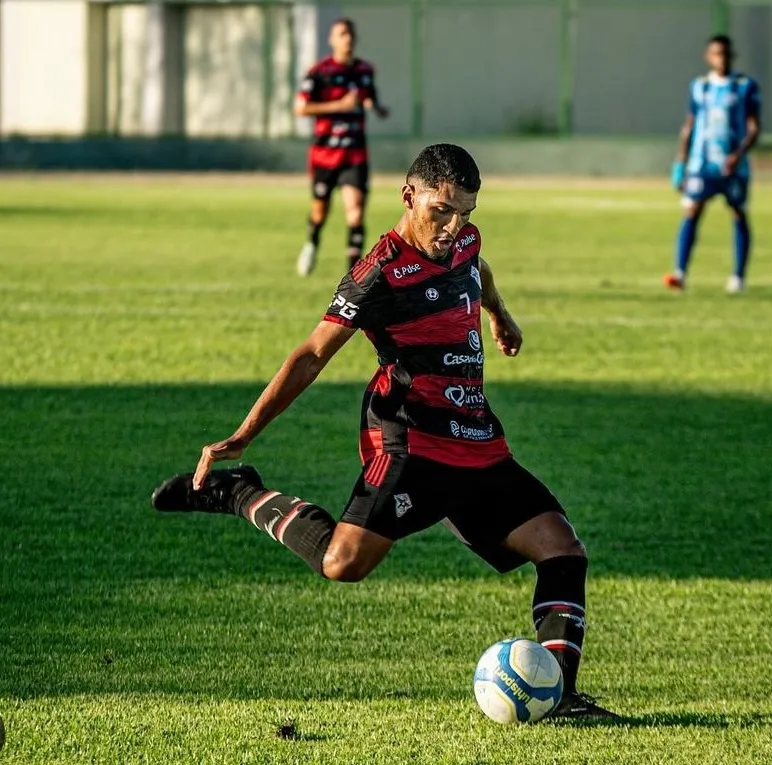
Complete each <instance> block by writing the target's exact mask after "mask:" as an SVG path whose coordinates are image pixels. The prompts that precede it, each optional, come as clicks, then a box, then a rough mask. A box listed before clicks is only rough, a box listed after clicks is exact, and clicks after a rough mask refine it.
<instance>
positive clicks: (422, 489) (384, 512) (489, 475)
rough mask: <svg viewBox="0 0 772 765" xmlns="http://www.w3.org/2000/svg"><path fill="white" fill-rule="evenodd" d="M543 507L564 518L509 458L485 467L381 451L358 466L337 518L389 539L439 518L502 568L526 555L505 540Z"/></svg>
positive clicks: (554, 501) (534, 480)
mask: <svg viewBox="0 0 772 765" xmlns="http://www.w3.org/2000/svg"><path fill="white" fill-rule="evenodd" d="M549 512H558V513H561V514H562V515H565V511H564V510H563V507H562V506H561V504H560V502H558V500H557V499H556V498H555V496H554V495H553V494H552V493H551V492H550V490H549V489H548V488H547V487H546V486H545V485H544V484H543V483H542V482H541V481H540V480H539V479H538V478H536V476H534V475H532V474H531V473H529V472H528V471H527V470H526V469H525V468H524V467H523V466H522V465H519V464H518V463H517V462H515V460H514V459H512V458H511V457H510V458H509V459H505V460H503V461H502V462H498V463H496V464H495V465H492V466H490V467H486V468H459V467H451V466H449V465H442V464H440V463H438V462H434V461H432V460H427V459H425V458H423V457H413V456H408V455H403V454H384V455H380V456H378V457H375V458H373V459H372V460H370V462H368V463H367V464H366V465H365V466H364V468H363V469H362V474H361V475H360V476H359V479H358V480H357V482H356V485H355V486H354V491H353V492H352V494H351V499H350V500H349V502H348V505H347V506H346V509H345V511H344V512H343V515H342V517H341V519H340V520H341V521H342V522H345V523H352V524H354V525H355V526H360V527H362V528H365V529H368V530H369V531H373V532H375V533H376V534H380V535H381V536H383V537H386V538H387V539H392V540H397V539H402V538H403V537H406V536H408V535H409V534H415V533H416V532H418V531H423V530H424V529H428V528H429V527H430V526H433V525H434V524H436V523H438V522H439V521H443V522H444V523H445V525H446V526H447V527H448V528H450V530H451V531H452V532H453V533H454V534H455V535H456V536H457V537H458V538H459V539H460V540H461V541H462V542H464V544H466V545H467V546H468V547H469V548H470V549H471V550H472V552H474V553H475V554H476V555H478V556H479V557H480V558H482V559H483V560H484V561H486V562H487V563H488V564H490V565H491V566H493V568H495V569H496V570H497V571H500V572H501V573H504V572H507V571H512V570H513V569H515V568H517V567H518V566H522V565H523V564H524V563H525V562H526V559H525V558H523V557H522V556H521V555H518V554H517V553H514V552H512V551H510V550H507V549H506V548H505V547H504V546H503V545H502V543H503V541H504V540H505V539H506V538H507V536H509V534H510V532H512V531H513V530H514V529H516V528H517V527H518V526H522V524H524V523H525V522H526V521H529V520H531V518H535V517H536V516H537V515H541V514H542V513H549Z"/></svg>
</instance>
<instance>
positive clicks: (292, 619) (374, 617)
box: [0, 177, 772, 765]
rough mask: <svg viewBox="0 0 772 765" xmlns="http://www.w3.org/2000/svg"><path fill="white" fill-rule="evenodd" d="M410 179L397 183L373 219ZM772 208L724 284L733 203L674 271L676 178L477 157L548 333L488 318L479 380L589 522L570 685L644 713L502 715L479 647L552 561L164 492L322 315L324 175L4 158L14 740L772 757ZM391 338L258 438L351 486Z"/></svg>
mask: <svg viewBox="0 0 772 765" xmlns="http://www.w3.org/2000/svg"><path fill="white" fill-rule="evenodd" d="M397 188H398V182H396V181H394V179H377V183H376V191H375V194H374V198H373V204H372V208H371V212H370V216H369V231H370V235H371V236H370V239H371V240H372V239H373V238H374V236H375V235H376V234H377V233H379V232H380V231H382V230H385V229H386V228H387V227H389V226H390V225H392V224H393V223H394V222H395V221H396V217H397V215H398V214H399V209H400V208H399V200H398V195H397ZM336 201H337V200H336ZM771 204H772V190H771V189H768V188H763V187H762V188H759V189H758V190H757V193H756V195H755V199H754V213H753V216H754V223H755V225H756V242H757V244H756V250H755V255H754V263H753V266H752V272H751V277H750V285H751V286H750V290H749V291H748V293H747V294H745V295H741V296H731V297H730V296H727V295H725V294H724V293H723V289H722V288H723V283H724V280H725V277H726V275H727V273H728V271H729V264H730V260H731V254H730V241H731V240H730V234H729V223H728V220H727V219H726V216H725V215H724V214H723V211H722V210H720V209H719V208H718V205H717V206H716V208H715V209H713V210H712V211H711V212H710V214H709V216H708V218H707V220H706V221H705V225H704V227H703V231H702V232H701V239H700V244H699V246H698V251H697V253H696V255H695V260H694V267H693V273H692V275H691V282H690V288H689V291H688V292H687V293H686V294H684V295H672V294H668V293H666V292H665V291H664V290H663V289H662V288H661V287H660V285H659V277H660V275H661V274H662V273H663V272H664V271H665V270H666V269H667V268H668V267H669V265H670V260H671V249H672V240H673V236H674V233H675V228H676V226H677V221H678V217H679V211H678V206H677V201H676V198H675V196H674V195H672V193H671V192H669V191H668V189H667V188H666V185H665V182H664V181H663V183H662V184H661V187H656V188H655V187H653V186H652V185H648V186H647V185H642V184H638V185H636V186H634V187H628V188H625V187H624V186H623V185H620V184H611V183H603V184H599V185H596V186H590V185H587V184H580V183H577V182H572V183H566V184H564V185H555V184H551V183H550V184H544V183H536V182H534V183H526V182H523V183H519V184H514V183H505V182H502V181H495V180H493V181H490V182H489V183H487V184H486V185H485V186H484V188H483V191H482V193H481V194H480V199H479V210H478V212H476V213H475V221H476V222H477V224H478V225H479V226H480V227H481V230H482V235H483V252H484V256H485V257H486V258H487V259H488V260H489V261H490V262H491V264H492V266H493V269H494V271H495V273H496V276H497V281H498V284H499V288H500V290H501V292H502V293H503V295H504V296H505V298H506V299H507V300H508V302H509V304H510V306H511V309H512V311H513V313H514V315H515V316H516V317H517V318H518V319H519V321H520V322H521V324H522V326H523V328H524V332H525V337H526V341H525V345H524V349H523V352H522V354H521V356H520V357H519V358H518V359H516V360H510V359H505V358H503V357H497V356H494V355H493V353H492V351H491V349H490V347H489V363H488V366H487V377H488V380H489V385H488V394H489V397H490V399H491V401H492V403H493V406H494V408H495V410H496V411H497V413H498V414H499V416H500V417H501V419H502V421H503V422H504V424H505V427H506V429H507V432H508V434H509V439H510V443H511V444H512V446H513V449H514V451H515V453H516V455H517V456H518V457H519V459H520V460H521V461H522V462H524V463H525V464H526V465H528V466H529V467H530V468H531V469H533V470H534V471H535V472H536V473H537V474H539V475H540V476H542V477H543V478H544V479H545V480H546V482H547V483H548V484H549V485H550V486H551V487H552V488H553V490H554V491H555V492H556V493H557V494H558V496H560V497H561V498H562V499H563V501H564V503H565V505H566V506H567V507H568V509H569V512H570V515H571V517H572V519H573V520H574V522H575V524H576V526H577V528H578V530H579V532H580V535H581V536H582V538H583V539H584V541H585V542H586V544H587V546H588V548H589V550H590V555H591V560H592V563H591V580H590V584H589V604H588V606H589V617H590V631H589V633H588V639H587V644H586V661H585V663H584V665H583V669H582V672H581V676H580V679H581V685H582V688H583V689H585V690H587V691H589V692H591V693H594V694H599V695H601V696H602V697H603V698H602V700H603V703H605V704H607V705H608V706H609V707H611V708H613V709H614V710H617V711H619V712H620V713H621V714H623V715H625V717H626V721H625V723H624V724H621V725H613V724H604V725H595V726H577V725H570V724H555V723H541V724H538V725H535V726H522V727H516V728H503V727H498V726H496V725H494V724H493V723H491V722H489V721H488V720H487V719H486V718H484V717H483V716H482V714H481V713H479V712H478V710H477V709H476V707H475V703H474V698H473V695H472V690H471V676H472V671H473V668H474V665H475V662H476V660H477V658H478V656H479V654H480V653H482V651H483V650H484V648H486V647H487V646H488V645H489V644H490V643H492V642H494V641H495V640H497V639H499V638H500V637H503V636H505V635H513V634H524V635H531V634H532V626H531V624H530V598H531V592H532V587H533V572H532V569H531V568H530V567H526V568H524V569H523V570H522V571H519V572H516V573H515V574H513V575H510V576H506V577H499V576H498V575H496V574H495V573H494V572H492V571H490V570H488V569H487V568H486V567H485V566H484V565H483V564H482V563H480V562H479V561H477V560H476V559H475V558H474V557H473V556H471V555H470V554H469V553H468V552H467V551H466V550H464V549H463V548H462V547H461V546H460V545H459V544H458V543H457V542H455V540H454V539H453V538H452V537H450V535H449V534H447V533H446V532H445V531H444V530H443V529H433V530H431V531H429V532H427V533H425V534H422V535H419V536H417V537H415V538H411V539H408V540H406V541H404V542H402V543H400V544H399V545H397V547H396V548H395V549H394V551H393V552H392V553H391V555H390V556H389V558H388V559H387V560H386V561H385V562H384V564H383V565H382V567H381V568H379V569H378V570H377V571H376V572H375V574H374V575H373V576H372V578H371V579H369V580H368V581H366V582H364V583H362V584H358V585H355V586H344V585H336V584H332V583H329V582H325V581H322V580H320V579H317V578H315V577H314V575H313V574H312V573H311V572H310V571H308V570H307V568H306V567H305V565H304V564H303V563H301V562H300V561H298V560H296V559H295V558H294V557H293V556H292V555H291V554H290V553H288V552H287V551H286V550H284V549H282V548H280V547H279V546H278V545H276V544H275V543H273V542H272V541H270V540H268V539H267V538H265V537H263V536H261V535H260V534H259V533H258V532H257V531H255V530H254V529H252V528H250V527H249V526H248V525H247V524H245V523H243V522H241V521H238V520H236V519H232V518H224V517H205V516H196V517H158V516H156V515H154V514H153V512H152V511H151V510H150V508H149V494H150V492H151V490H152V488H153V486H154V485H155V484H157V483H158V482H159V481H160V480H161V479H163V478H164V477H166V476H167V475H169V474H170V473H172V472H177V471H180V470H185V469H192V468H193V466H194V465H195V462H196V460H197V457H198V451H199V449H200V447H201V445H202V444H204V443H206V442H208V441H211V440H214V439H217V438H221V437H223V436H225V435H227V434H228V433H230V432H231V430H232V429H233V428H234V427H235V425H236V424H237V423H238V422H239V421H240V419H241V417H242V416H243V414H244V413H245V412H246V411H247V409H248V408H249V406H250V405H251V403H252V401H253V400H254V398H255V396H256V395H257V394H258V393H259V391H260V390H261V388H262V386H263V385H264V384H265V382H266V381H267V380H268V379H269V378H270V376H271V374H272V373H273V372H274V371H275V369H276V368H277V367H278V365H279V364H280V363H281V361H282V360H283V358H284V356H285V355H286V353H287V352H288V351H289V350H290V349H291V348H292V346H293V344H295V343H297V342H299V341H300V340H302V339H303V337H304V336H305V335H306V334H307V333H308V331H310V329H311V328H312V327H313V326H314V325H315V323H316V322H317V321H318V319H319V317H320V316H321V314H322V313H323V311H324V309H325V307H326V305H327V303H328V302H329V299H330V296H331V295H332V292H333V290H334V287H335V284H336V282H337V280H338V278H339V277H340V275H341V270H342V265H343V260H344V258H343V251H344V242H345V232H344V229H343V226H342V222H341V220H340V210H339V209H336V210H335V211H334V217H333V220H332V221H331V224H330V226H329V228H328V229H327V230H326V231H325V233H324V240H323V251H322V254H321V262H320V267H319V269H318V271H317V272H316V273H314V274H313V275H312V276H311V277H310V278H309V279H307V280H299V279H298V278H297V277H296V276H295V275H294V258H295V255H296V252H297V250H298V249H299V247H300V245H301V244H302V239H303V234H304V230H305V227H304V220H305V217H306V212H307V209H306V208H307V190H306V188H305V181H303V180H299V179H282V178H278V177H277V178H265V179H255V178H249V177H238V178H233V179H227V178H221V177H212V178H203V179H202V178H184V177H179V178H172V177H167V178H153V179H148V178H141V177H140V178H131V177H126V178H114V177H93V178H60V179H49V180H41V179H24V178H16V179H14V178H7V179H4V180H3V181H2V182H0V221H1V225H0V384H1V385H2V387H0V419H1V422H2V427H0V459H1V460H2V464H3V466H4V473H3V480H2V488H0V524H1V528H2V531H1V532H0V558H1V559H2V567H0V660H1V664H0V715H2V717H3V719H4V721H5V726H6V729H7V743H6V746H5V748H4V749H3V751H2V752H1V753H0V762H2V763H3V765H5V763H40V764H42V763H45V764H46V765H50V764H51V763H121V764H122V765H123V764H124V763H181V764H182V763H193V762H195V763H276V764H277V765H278V764H286V763H336V764H337V763H357V764H358V763H363V762H371V763H407V762H411V763H413V762H414V763H427V764H429V763H431V764H432V765H434V764H435V763H468V764H469V765H472V764H475V765H483V764H486V765H487V764H490V765H493V764H494V763H502V762H517V763H538V765H543V764H544V763H561V764H565V765H569V764H570V765H576V764H577V763H588V764H592V765H596V764H600V763H631V764H632V763H640V762H646V763H650V764H651V765H655V764H660V763H667V765H691V764H692V763H700V764H701V765H703V764H715V765H718V764H719V763H722V764H723V763H729V762H731V763H748V764H750V763H761V762H769V761H772V702H771V701H770V682H769V678H770V674H769V656H770V655H772V638H771V637H770V631H769V619H768V614H769V602H770V596H772V586H771V584H770V565H769V550H770V548H771V547H772V531H770V517H771V516H770V510H772V506H771V503H770V497H771V496H772V492H771V491H770V489H772V485H771V484H770V470H769V464H770V460H769V454H770V444H772V396H771V394H770V370H771V369H772V352H771V351H770V348H769V327H770V326H772V265H770V263H772V257H770V256H771V255H772V252H770V245H769V233H768V232H769V231H770V229H771V228H772V213H770V212H769V210H770V205H771ZM374 364H375V362H374V358H373V354H372V351H371V349H370V348H369V346H368V345H367V343H366V341H365V339H364V338H355V340H354V341H352V342H351V343H350V344H349V346H348V347H346V348H345V349H344V350H343V352H342V353H341V355H340V357H339V358H337V359H335V360H334V361H333V362H332V364H331V365H330V367H329V368H328V369H327V370H325V372H324V373H323V375H322V377H321V379H320V380H319V382H318V383H317V384H316V385H315V386H314V387H312V389H310V390H309V391H308V392H307V393H306V394H305V395H304V396H303V397H302V398H301V399H300V400H299V401H298V402H297V403H296V405H295V406H294V407H293V408H292V409H290V410H289V411H288V412H287V413H286V414H285V415H284V416H283V417H282V419H281V420H280V421H278V422H277V423H276V424H275V425H273V426H271V427H270V428H269V429H268V431H266V433H265V434H264V437H263V438H261V439H260V440H259V442H258V443H256V444H254V445H253V447H252V448H251V449H250V451H249V452H248V455H247V456H248V459H249V460H250V461H254V462H255V463H256V464H258V465H259V467H260V469H261V471H262V472H263V473H264V474H265V475H266V477H267V478H268V480H269V482H270V483H271V484H274V485H277V486H279V487H282V488H285V489H286V490H288V491H289V490H291V491H293V492H296V493H298V494H300V495H302V496H304V497H308V498H310V499H313V500H315V501H318V502H320V503H322V504H324V505H326V506H327V507H329V508H330V509H331V510H333V512H336V511H339V510H340V509H341V508H342V506H343V504H344V502H345V501H346V498H347V495H348V491H349V488H350V486H351V484H352V482H353V480H354V478H355V476H356V474H357V470H358V463H357V455H356V435H357V427H358V409H359V400H360V395H361V391H362V389H363V387H364V384H365V382H366V380H367V379H369V377H370V375H371V374H372V372H373V369H374Z"/></svg>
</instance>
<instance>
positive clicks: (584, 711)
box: [549, 691, 622, 720]
mask: <svg viewBox="0 0 772 765" xmlns="http://www.w3.org/2000/svg"><path fill="white" fill-rule="evenodd" d="M549 718H550V719H555V718H563V719H570V720H621V719H622V718H621V717H620V716H619V715H618V714H615V713H614V712H611V711H610V710H608V709H604V708H603V707H602V706H600V705H599V704H597V703H596V700H595V699H594V698H593V697H592V696H588V695H587V694H586V693H579V692H578V691H569V692H568V693H566V694H565V695H564V696H563V698H562V699H561V700H560V704H558V705H557V706H556V707H555V709H554V710H553V711H552V712H551V713H550V714H549Z"/></svg>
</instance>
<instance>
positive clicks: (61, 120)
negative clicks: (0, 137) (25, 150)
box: [0, 0, 88, 135]
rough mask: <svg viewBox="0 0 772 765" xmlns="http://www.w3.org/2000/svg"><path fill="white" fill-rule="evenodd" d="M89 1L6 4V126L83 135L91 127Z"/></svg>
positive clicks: (1, 126) (2, 120) (1, 26)
mask: <svg viewBox="0 0 772 765" xmlns="http://www.w3.org/2000/svg"><path fill="white" fill-rule="evenodd" d="M86 11H87V8H86V4H85V3H84V2H83V0H3V2H2V4H0V14H1V15H0V130H2V132H3V133H5V134H8V133H26V134H30V135H35V134H49V135H50V134H58V135H77V134H79V133H82V132H83V131H84V130H85V129H86V116H87V101H86V98H87V92H86V91H87V72H86V60H87V47H88V46H87V23H86Z"/></svg>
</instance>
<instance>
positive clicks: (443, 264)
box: [389, 229, 455, 271]
mask: <svg viewBox="0 0 772 765" xmlns="http://www.w3.org/2000/svg"><path fill="white" fill-rule="evenodd" d="M389 233H390V234H391V236H392V237H393V238H394V239H396V240H397V243H398V244H401V245H402V246H403V247H407V248H408V249H409V250H411V251H412V252H414V253H415V254H416V255H417V256H418V257H419V258H421V259H422V260H425V261H427V262H429V263H432V264H433V265H435V266H437V267H438V268H444V269H445V270H446V271H448V270H449V269H450V267H451V266H452V265H453V247H452V245H451V249H449V250H448V252H447V253H446V254H445V256H444V257H443V258H442V260H437V259H436V258H430V257H429V256H428V255H427V254H426V253H425V252H424V251H423V250H419V249H418V248H417V247H414V246H413V245H412V244H410V243H409V242H406V241H405V240H404V239H403V238H402V237H401V236H400V235H399V234H398V233H397V231H396V229H391V231H390V232H389ZM453 242H454V243H455V239H454V240H453Z"/></svg>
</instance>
